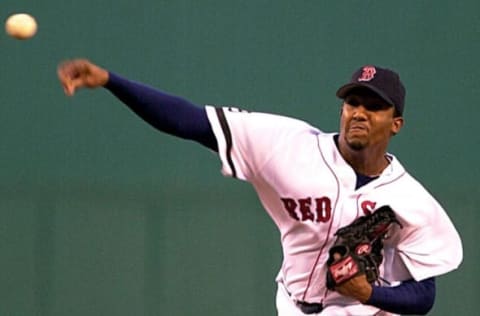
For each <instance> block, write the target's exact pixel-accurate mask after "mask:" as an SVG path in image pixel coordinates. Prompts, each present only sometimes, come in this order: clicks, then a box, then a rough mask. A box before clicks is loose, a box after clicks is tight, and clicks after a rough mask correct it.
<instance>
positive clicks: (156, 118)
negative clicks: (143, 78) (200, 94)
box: [57, 59, 217, 151]
mask: <svg viewBox="0 0 480 316" xmlns="http://www.w3.org/2000/svg"><path fill="white" fill-rule="evenodd" d="M57 73H58V77H59V80H60V82H61V84H62V86H63V89H64V91H65V93H66V94H67V95H69V96H72V95H74V94H75V92H76V90H78V89H80V88H84V87H86V88H97V87H105V88H106V89H108V90H109V91H110V92H112V93H113V94H114V95H115V96H116V97H117V98H118V99H119V100H121V101H122V102H123V103H125V104H126V105H127V106H128V107H129V108H130V109H131V110H132V111H134V112H135V113H136V114H137V115H139V116H140V117H141V118H142V119H144V120H145V121H146V122H148V123H149V124H150V125H152V126H153V127H155V128H156V129H158V130H160V131H162V132H165V133H168V134H171V135H174V136H177V137H181V138H185V139H191V140H194V141H197V142H199V143H200V144H202V145H204V146H206V147H208V148H210V149H212V150H214V151H217V142H216V139H215V136H214V134H213V131H212V128H211V126H210V123H209V121H208V118H207V114H206V112H205V109H204V108H201V107H198V106H196V105H194V104H192V103H190V102H189V101H187V100H185V99H183V98H180V97H177V96H172V95H169V94H166V93H164V92H161V91H159V90H158V89H154V88H152V87H149V86H147V85H144V84H141V83H137V82H134V81H130V80H127V79H124V78H122V77H120V76H118V75H116V74H114V73H111V72H108V71H107V70H105V69H103V68H101V67H99V66H97V65H94V64H93V63H91V62H90V61H88V60H86V59H75V60H71V61H66V62H63V63H62V64H60V65H59V67H58V71H57Z"/></svg>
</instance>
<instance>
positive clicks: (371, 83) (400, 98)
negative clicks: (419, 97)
mask: <svg viewBox="0 0 480 316" xmlns="http://www.w3.org/2000/svg"><path fill="white" fill-rule="evenodd" d="M359 87H363V88H367V89H370V90H372V91H373V92H375V93H376V94H377V95H378V96H379V97H381V98H382V99H383V100H385V101H386V102H387V103H388V104H390V105H392V106H394V107H395V109H396V110H397V112H398V113H399V114H400V115H403V108H404V107H405V87H404V86H403V83H402V82H401V81H400V76H399V75H398V74H397V73H396V72H395V71H393V70H390V69H386V68H380V67H377V66H372V65H368V66H363V67H361V68H360V69H358V70H357V71H355V72H354V73H353V75H352V78H351V79H350V82H349V83H347V84H346V85H344V86H342V87H340V89H338V90H337V97H339V98H341V99H345V97H346V96H347V95H348V94H349V92H350V91H352V89H354V88H359Z"/></svg>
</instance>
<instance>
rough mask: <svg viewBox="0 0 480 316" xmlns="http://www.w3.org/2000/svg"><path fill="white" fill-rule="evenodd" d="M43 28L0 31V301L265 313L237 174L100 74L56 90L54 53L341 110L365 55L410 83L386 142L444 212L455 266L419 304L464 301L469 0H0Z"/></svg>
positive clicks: (181, 84)
mask: <svg viewBox="0 0 480 316" xmlns="http://www.w3.org/2000/svg"><path fill="white" fill-rule="evenodd" d="M0 12H1V17H2V19H3V20H5V19H6V18H7V17H8V16H9V15H10V14H12V13H16V12H28V13H30V14H32V15H34V16H35V17H36V18H37V21H38V23H39V30H38V34H37V36H36V37H35V38H33V39H31V40H28V41H18V40H14V39H12V38H9V37H8V36H7V35H6V34H5V33H3V35H1V36H0V51H1V56H2V66H1V71H0V76H1V86H0V148H1V160H0V164H1V167H0V179H1V183H0V267H1V268H0V315H2V316H4V315H8V316H14V315H15V316H17V315H39V316H47V315H48V316H50V315H52V316H53V315H55V316H57V315H59V316H60V315H71V316H75V315H82V316H84V315H91V316H93V315H117V316H121V315H149V316H150V315H179V316H182V315H213V316H215V315H258V316H265V315H275V307H274V295H275V288H276V287H275V284H274V277H275V274H276V272H277V271H278V269H279V267H280V262H281V251H280V246H279V235H278V233H277V230H276V228H275V227H274V225H273V223H272V222H271V221H270V219H269V218H268V216H267V215H266V213H265V212H264V211H263V210H262V208H261V206H260V204H259V202H258V201H257V198H256V196H255V193H254V192H253V190H252V189H251V187H250V186H249V185H248V184H246V183H242V182H239V181H234V180H231V179H228V178H224V177H223V176H222V175H221V174H220V172H219V170H220V163H219V160H218V159H217V157H216V156H215V155H214V154H213V153H211V152H210V151H208V150H206V149H204V148H203V147H201V146H200V145H197V144H194V143H192V142H189V141H184V140H179V139H176V138H173V137H171V136H168V135H164V134H161V133H159V132H157V131H156V130H154V129H153V128H151V127H150V126H148V125H147V124H146V123H144V122H143V121H141V120H140V119H138V118H137V117H136V116H135V115H134V114H133V113H132V112H130V110H129V109H128V108H126V107H125V106H123V105H122V104H121V103H119V102H118V101H117V100H116V99H115V98H114V97H112V96H111V95H110V93H109V92H107V91H105V90H102V89H99V90H97V91H86V90H84V91H81V92H80V93H78V94H77V95H76V96H75V97H74V98H68V97H66V96H65V95H64V94H63V91H62V89H61V87H60V85H59V83H58V82H57V78H56V67H57V64H58V63H59V62H60V61H62V60H64V59H68V58H73V57H87V58H89V59H91V60H93V61H95V62H96V63H98V64H100V65H102V66H104V67H106V68H108V69H110V70H112V71H115V72H117V73H119V74H122V75H125V76H127V77H129V78H131V79H135V80H138V81H142V82H145V83H148V84H150V85H153V86H156V87H159V88H161V89H163V90H164V91H168V92H171V93H173V94H177V95H182V96H184V97H186V98H188V99H189V100H191V101H193V102H194V103H197V104H218V105H236V106H240V107H243V108H246V109H249V110H256V111H266V112H274V113H279V114H285V115H289V116H293V117H298V118H301V119H304V120H306V121H309V122H310V123H312V124H314V125H316V126H318V127H320V128H321V129H323V130H325V131H334V130H336V129H337V125H338V105H339V104H340V102H339V100H337V99H336V97H335V91H336V89H337V88H338V87H339V86H340V85H341V84H343V83H344V82H345V81H346V80H347V79H348V78H349V76H350V74H351V72H352V71H353V70H354V69H356V68H357V67H359V66H360V65H362V64H366V63H373V64H377V65H381V66H385V67H391V68H394V69H396V70H398V71H399V72H400V73H401V76H402V78H403V81H404V82H405V84H406V86H407V91H408V95H407V106H406V112H405V118H406V126H405V128H404V129H403V131H402V133H401V134H400V135H399V136H398V137H396V138H395V139H394V141H393V143H392V145H391V148H390V151H391V152H393V153H395V154H396V155H397V156H398V157H399V158H400V160H401V161H402V162H403V164H404V165H405V166H406V167H407V168H408V169H409V170H410V171H411V173H412V174H413V175H414V176H415V177H416V178H418V179H419V180H420V181H421V182H422V183H424V184H425V186H426V187H427V188H428V189H429V190H430V191H431V192H432V194H433V195H434V196H436V197H437V198H438V199H439V200H440V201H441V203H442V204H443V205H444V206H445V208H446V209H447V210H448V213H449V215H450V217H451V218H452V220H453V222H454V223H455V224H456V226H457V228H458V230H459V231H460V234H461V235H462V238H463V241H464V252H465V258H464V262H463V264H462V265H461V267H460V269H459V270H457V271H455V272H453V273H450V274H448V275H445V276H442V277H440V278H438V294H437V301H436V305H435V307H434V309H433V310H432V312H431V313H430V315H475V314H476V313H477V308H476V307H477V306H478V296H479V290H478V284H479V275H480V271H479V260H480V254H479V248H478V246H477V245H476V241H477V239H478V238H477V235H476V234H475V233H474V232H475V231H476V230H477V229H476V228H477V226H478V218H479V217H478V207H477V206H478V204H479V202H480V189H479V186H478V176H479V173H480V172H479V168H478V162H479V158H480V157H479V150H478V145H480V142H479V136H478V117H477V115H479V114H480V112H479V109H478V104H477V103H478V100H480V92H479V91H480V89H479V88H480V87H479V85H478V78H479V77H480V63H479V59H478V56H479V54H480V44H479V43H480V41H479V40H480V2H478V1H474V0H468V1H459V2H454V1H420V0H419V1H344V0H337V1H319V0H317V1H312V0H309V1H307V0H297V1H287V0H277V1H265V0H255V1H226V0H223V1H219V0H196V1H194V0H175V1H170V0H156V1H153V0H137V1H126V0H115V1H111V0H104V1H98V0H95V1H93V0H85V1H59V0H50V1H31V0H30V1H28V0H25V1H13V0H6V1H2V4H1V6H0Z"/></svg>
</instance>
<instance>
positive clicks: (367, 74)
mask: <svg viewBox="0 0 480 316" xmlns="http://www.w3.org/2000/svg"><path fill="white" fill-rule="evenodd" d="M375 73H377V70H376V69H375V67H373V66H365V67H363V71H362V74H361V75H360V77H358V81H370V80H372V79H373V77H374V76H375Z"/></svg>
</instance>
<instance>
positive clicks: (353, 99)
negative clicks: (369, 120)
mask: <svg viewBox="0 0 480 316" xmlns="http://www.w3.org/2000/svg"><path fill="white" fill-rule="evenodd" d="M360 102H361V101H360V98H358V97H357V96H353V95H349V96H347V97H346V98H345V103H347V104H348V105H351V106H359V105H360Z"/></svg>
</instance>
